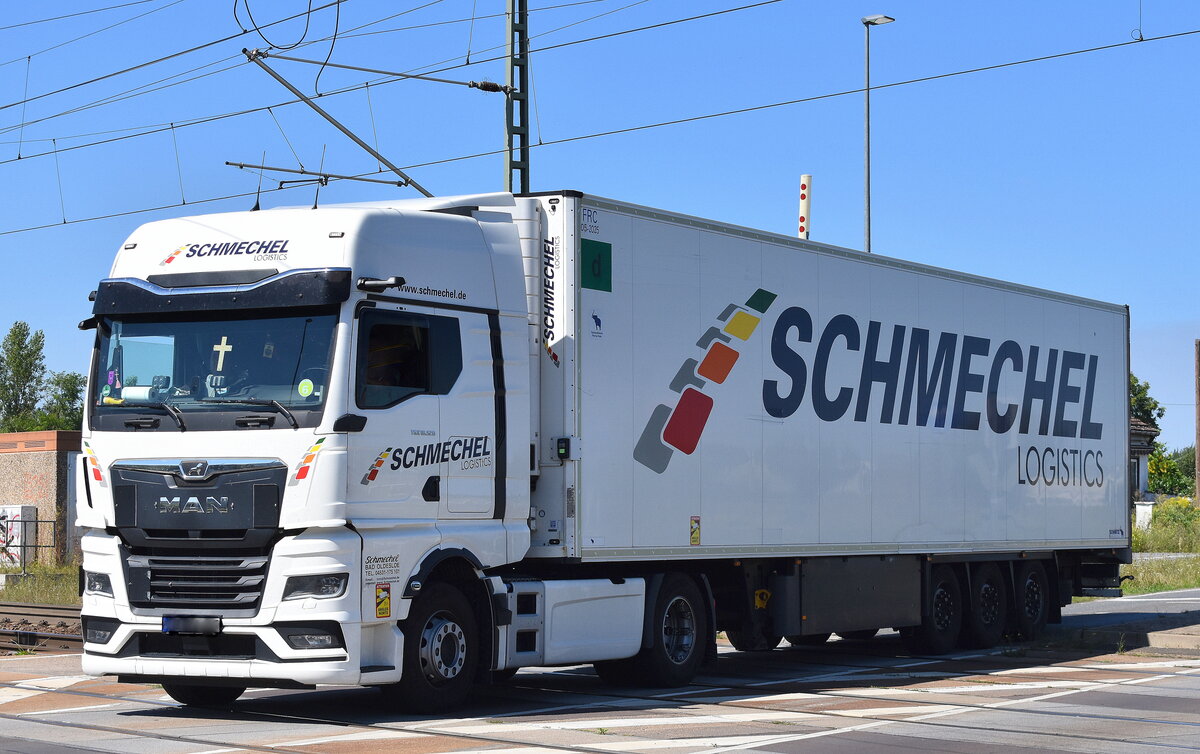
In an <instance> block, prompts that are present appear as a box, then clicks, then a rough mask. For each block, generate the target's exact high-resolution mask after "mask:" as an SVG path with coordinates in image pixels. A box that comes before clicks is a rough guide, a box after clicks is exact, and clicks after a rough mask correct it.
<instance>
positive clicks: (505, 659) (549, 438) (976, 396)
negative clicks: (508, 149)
mask: <svg viewBox="0 0 1200 754" xmlns="http://www.w3.org/2000/svg"><path fill="white" fill-rule="evenodd" d="M93 300H94V309H93V316H92V317H91V318H89V319H88V320H86V321H85V322H84V323H82V325H81V326H83V327H91V328H95V330H96V345H95V351H94V355H93V362H92V367H91V379H90V384H89V388H88V390H89V392H88V400H87V418H86V422H85V428H84V464H85V465H86V469H85V474H84V475H83V481H82V489H81V490H80V495H79V499H80V501H81V503H80V506H79V516H78V519H79V524H80V525H81V526H83V527H85V528H86V534H85V536H84V537H83V552H84V565H83V569H84V573H83V589H84V598H83V623H84V631H85V634H86V639H85V645H84V649H85V653H84V657H83V667H84V670H85V671H86V672H88V673H92V674H97V675H102V674H111V675H117V676H119V677H120V678H123V679H127V680H131V681H143V682H155V683H161V684H163V686H164V687H165V688H166V690H167V692H168V693H169V694H171V695H172V696H173V697H175V698H176V699H178V700H180V701H182V702H185V703H193V704H215V703H222V702H228V701H232V700H234V699H236V698H237V696H238V695H239V694H240V693H242V691H243V690H245V689H246V688H247V687H285V688H287V687H291V688H303V687H311V686H313V685H315V684H322V683H323V684H359V685H372V686H382V687H385V688H386V689H388V690H389V691H390V692H391V693H394V694H396V695H397V696H398V697H400V698H401V699H402V700H403V701H404V702H405V703H406V704H408V705H409V707H410V708H415V709H423V710H436V709H442V708H445V707H447V706H448V705H452V704H454V703H456V702H458V701H460V700H461V699H462V698H463V697H464V696H465V694H466V693H467V691H468V689H469V687H470V686H471V684H472V683H474V682H476V681H478V680H481V679H487V678H491V677H494V676H495V675H498V674H503V673H504V672H505V671H508V672H514V671H515V669H516V668H519V667H527V666H543V665H566V664H577V663H593V664H594V665H595V667H596V670H597V672H598V673H599V674H600V676H601V678H603V679H605V680H608V681H612V682H629V683H641V684H657V685H671V684H683V683H686V682H687V681H688V680H689V679H690V678H692V676H693V675H694V674H695V673H696V672H697V669H698V667H699V666H700V664H701V663H702V662H703V661H704V660H705V659H706V658H707V657H711V656H713V655H714V653H715V638H714V637H715V633H716V632H717V631H724V632H725V633H726V635H727V636H728V637H729V639H730V641H731V642H732V643H733V645H734V646H735V647H737V648H738V649H744V650H766V649H771V648H773V647H775V646H776V645H777V644H778V643H779V642H780V640H781V639H782V638H783V637H786V638H787V640H788V641H789V642H790V643H792V644H809V643H815V642H822V641H824V640H825V639H826V638H828V637H829V635H830V634H831V633H832V632H837V633H839V634H842V635H843V636H845V635H851V636H863V635H872V634H873V633H874V632H875V631H876V630H877V629H879V628H882V627H894V628H897V629H899V630H900V632H901V633H902V635H903V636H904V638H905V639H906V640H907V641H908V642H909V643H910V645H912V646H915V647H919V648H921V649H922V650H923V651H927V652H938V653H940V652H946V651H949V650H950V649H951V648H953V647H955V646H958V645H964V644H965V645H970V646H984V647H986V646H990V645H993V644H995V643H996V642H997V641H999V640H1000V639H1001V637H1002V635H1004V634H1005V633H1012V634H1020V635H1023V636H1026V637H1032V636H1035V635H1036V634H1037V633H1038V631H1039V630H1040V629H1041V627H1042V626H1043V625H1044V624H1045V623H1046V622H1047V621H1055V620H1057V619H1058V618H1059V607H1060V605H1063V604H1066V603H1067V602H1069V601H1070V599H1071V596H1072V595H1078V594H1084V593H1091V594H1099V593H1113V592H1116V591H1117V587H1118V581H1117V568H1118V564H1119V563H1122V562H1129V558H1130V550H1129V544H1130V543H1129V532H1128V527H1129V517H1128V500H1129V493H1128V490H1127V469H1128V441H1127V437H1128V400H1127V397H1126V391H1127V382H1128V376H1127V375H1128V358H1127V354H1128V348H1127V332H1128V314H1127V310H1126V309H1125V308H1123V307H1118V306H1113V305H1110V304H1105V303H1100V302H1097V301H1090V300H1085V299H1082V298H1078V297H1075V296H1069V295H1064V294H1059V293H1051V292H1048V291H1042V290H1037V289H1033V288H1028V287H1024V286H1019V285H1014V284H1010V283H1002V282H998V281H994V280H987V279H983V278H979V277H975V276H972V275H967V274H963V273H958V272H951V271H948V270H942V269H936V268H932V267H927V266H923V265H919V264H913V263H909V262H903V261H898V260H894V259H888V258H885V257H881V256H876V255H870V254H863V253H859V252H855V251H849V250H846V249H841V248H837V247H832V246H828V245H822V244H819V243H812V242H808V241H802V240H799V239H795V238H788V237H784V236H780V235H775V234H771V233H765V232H760V231H755V230H750V229H747V228H742V227H737V226H733V225H727V224H722V223H718V222H715V221H711V220H703V219H699V218H695V217H687V216H683V215H678V214H672V213H668V212H663V211H659V210H653V209H647V208H645V207H640V206H635V205H631V204H627V203H622V202H617V201H612V200H608V199H602V198H599V197H593V196H589V195H585V194H581V193H578V192H571V191H561V192H556V193H549V194H537V195H529V196H517V197H514V196H512V195H510V194H487V195H479V196H464V197H452V198H432V199H419V200H413V201H397V202H389V203H380V204H364V205H356V206H337V207H327V208H321V209H277V210H267V211H253V212H239V213H229V214H216V215H208V216H202V217H192V218H180V219H174V220H164V221H161V222H154V223H150V224H148V225H144V226H142V227H141V228H139V229H138V230H137V231H135V232H134V234H133V235H132V236H131V237H130V238H129V240H128V241H127V242H126V243H125V245H124V247H123V248H122V249H121V250H120V251H119V252H118V253H117V257H116V261H115V262H114V264H113V267H112V272H111V275H110V277H109V278H107V279H105V280H102V281H101V282H100V284H99V286H98V288H97V289H96V291H95V293H94V296H93Z"/></svg>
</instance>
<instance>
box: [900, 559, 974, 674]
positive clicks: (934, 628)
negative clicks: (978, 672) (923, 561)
mask: <svg viewBox="0 0 1200 754" xmlns="http://www.w3.org/2000/svg"><path fill="white" fill-rule="evenodd" d="M926 595H927V599H928V600H929V603H928V604H927V605H926V606H925V611H924V612H925V617H924V618H923V619H922V622H921V625H919V626H912V627H909V628H904V629H901V630H900V638H901V639H903V640H904V644H905V645H906V646H907V647H908V648H909V649H910V650H912V651H914V652H917V653H921V654H935V655H941V654H946V653H947V652H949V651H951V650H953V649H954V648H955V646H957V645H958V636H959V634H960V633H961V632H962V623H963V593H962V587H961V586H960V584H959V581H958V575H957V574H956V573H955V572H954V569H953V568H951V567H950V566H948V565H938V566H934V567H933V570H932V571H931V572H930V574H929V588H928V590H927V591H926Z"/></svg>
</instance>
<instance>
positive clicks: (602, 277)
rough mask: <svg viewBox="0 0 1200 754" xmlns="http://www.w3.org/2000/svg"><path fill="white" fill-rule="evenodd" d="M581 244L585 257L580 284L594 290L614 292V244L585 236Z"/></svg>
mask: <svg viewBox="0 0 1200 754" xmlns="http://www.w3.org/2000/svg"><path fill="white" fill-rule="evenodd" d="M579 246H580V251H581V252H582V254H581V256H582V257H583V259H582V261H583V269H582V270H581V271H580V274H579V281H580V285H582V286H583V287H584V288H591V289H592V290H594V291H607V292H609V293H612V244H610V243H604V242H603V241H593V240H592V239H590V238H584V239H582V240H581V241H580V244H579Z"/></svg>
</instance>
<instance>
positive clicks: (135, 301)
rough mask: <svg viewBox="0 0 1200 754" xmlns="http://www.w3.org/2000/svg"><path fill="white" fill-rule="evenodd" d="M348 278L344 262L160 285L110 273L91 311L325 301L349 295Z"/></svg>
mask: <svg viewBox="0 0 1200 754" xmlns="http://www.w3.org/2000/svg"><path fill="white" fill-rule="evenodd" d="M350 281H351V279H350V270H349V269H345V268H327V269H317V270H314V269H308V270H288V271H286V272H283V273H280V274H278V275H273V276H271V277H269V278H266V279H264V280H260V281H257V282H254V283H246V284H241V285H210V286H193V287H170V288H164V287H162V286H160V285H155V284H154V283H150V282H147V281H145V280H140V279H138V278H110V279H108V280H102V281H100V287H99V288H97V289H96V303H95V306H94V307H93V308H92V312H93V313H94V314H96V315H97V316H103V315H115V314H156V313H166V312H207V311H229V310H234V309H270V308H281V307H295V306H328V305H331V304H340V303H342V302H343V301H345V300H346V299H348V298H350ZM173 282H176V281H173Z"/></svg>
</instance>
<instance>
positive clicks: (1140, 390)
mask: <svg viewBox="0 0 1200 754" xmlns="http://www.w3.org/2000/svg"><path fill="white" fill-rule="evenodd" d="M1129 410H1130V413H1131V415H1132V416H1133V417H1134V418H1135V419H1141V420H1142V421H1144V422H1146V423H1147V424H1153V425H1154V426H1156V427H1157V426H1158V420H1159V419H1161V418H1162V417H1163V414H1165V413H1167V410H1166V409H1165V408H1163V407H1162V405H1160V404H1159V402H1158V401H1156V400H1154V399H1153V398H1152V397H1150V383H1149V382H1142V381H1141V380H1139V379H1138V378H1137V376H1136V375H1135V374H1134V373H1133V372H1130V373H1129Z"/></svg>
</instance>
